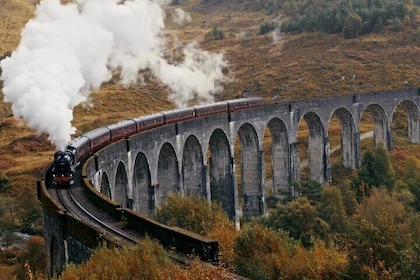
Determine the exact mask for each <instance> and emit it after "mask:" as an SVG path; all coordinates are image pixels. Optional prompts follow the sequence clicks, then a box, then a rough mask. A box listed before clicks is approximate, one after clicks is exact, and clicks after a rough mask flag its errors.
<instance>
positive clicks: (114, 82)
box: [0, 0, 420, 274]
mask: <svg viewBox="0 0 420 280" xmlns="http://www.w3.org/2000/svg"><path fill="white" fill-rule="evenodd" d="M38 2H39V1H37V0H0V7H1V8H0V58H2V57H3V56H6V55H9V54H10V53H11V52H13V50H15V49H16V47H17V46H18V44H19V41H20V34H21V30H22V28H23V27H24V26H25V24H26V23H27V22H28V20H30V19H31V18H32V17H33V15H34V11H35V4H36V3H38ZM62 2H71V1H62ZM417 2H418V1H417ZM260 3H265V1H253V0H244V1H225V2H220V1H218V0H209V1H200V0H184V1H179V5H175V6H169V7H167V9H166V20H165V25H166V32H167V33H166V35H167V39H168V40H167V44H168V46H169V49H168V56H169V55H171V54H172V55H174V58H173V60H174V61H176V60H181V59H182V54H181V53H180V48H179V45H180V44H184V45H185V44H187V43H190V42H192V41H196V42H198V45H199V47H200V49H202V50H207V51H209V52H211V53H223V55H224V57H225V59H226V61H227V66H226V67H225V68H224V69H223V73H224V74H225V75H226V77H228V78H229V82H226V83H224V84H223V91H221V92H220V93H218V94H217V95H216V96H215V100H216V101H217V100H227V99H233V98H238V97H247V96H261V97H264V98H265V99H267V100H268V101H270V100H275V101H278V100H281V101H283V100H296V99H306V98H314V97H323V96H335V95H346V94H353V93H361V92H371V91H377V90H388V89H395V88H409V87H414V88H417V87H420V75H419V73H420V71H419V65H420V42H419V41H420V40H419V39H418V37H416V36H420V35H419V34H420V29H419V27H418V25H419V24H420V18H419V16H417V25H405V26H404V28H403V30H402V31H400V32H393V31H391V30H390V29H389V28H384V30H382V31H381V32H379V33H371V34H369V35H365V36H361V37H359V38H356V39H344V37H343V35H342V34H341V33H337V34H326V33H322V32H314V33H302V34H283V33H280V32H278V31H275V32H270V33H267V34H265V35H259V31H260V28H261V26H262V25H263V24H265V23H275V24H276V26H280V24H281V23H282V19H283V18H285V16H284V15H282V14H280V15H279V13H278V12H276V13H268V11H267V9H265V8H263V9H261V7H260V5H259V4H260ZM178 8H182V9H183V10H184V11H185V12H186V13H187V14H188V15H189V16H190V17H191V20H190V21H189V22H184V24H183V25H178V24H176V23H175V22H174V21H173V15H174V14H176V11H177V9H178ZM215 31H217V32H219V33H218V34H219V35H220V32H222V34H223V37H224V38H223V39H220V40H217V39H212V38H209V37H211V36H209V34H212V32H215ZM216 35H217V34H216ZM416 38H417V40H416ZM114 74H115V76H114V77H113V78H112V79H111V80H110V81H109V82H107V83H104V84H103V85H102V86H101V87H100V89H98V90H94V91H93V92H92V93H91V95H90V99H89V102H87V103H83V104H81V105H78V106H76V107H75V109H74V111H73V113H74V120H73V121H72V124H73V126H74V127H76V128H77V132H76V134H75V135H79V134H81V133H83V132H86V131H89V130H92V129H94V128H96V127H99V126H101V125H105V124H109V123H113V122H117V121H119V120H122V119H126V118H131V117H135V116H139V115H144V114H149V113H153V112H157V111H163V110H168V109H171V108H174V106H175V105H174V104H173V103H171V102H170V101H169V99H168V96H169V95H170V91H169V89H168V86H165V85H163V84H162V83H160V82H159V81H158V80H157V79H156V78H155V77H153V75H152V73H151V71H147V70H146V71H142V75H143V78H144V83H137V84H132V85H130V86H123V85H121V84H120V83H119V82H118V78H117V74H118V72H115V73H114ZM2 87H3V85H2V83H1V81H0V89H1V88H2ZM3 98H4V95H3V92H2V91H1V90H0V179H1V177H2V176H3V175H5V176H7V177H8V179H9V180H10V184H9V185H10V187H9V188H8V189H7V190H6V191H5V192H4V193H0V203H2V202H3V201H4V200H1V198H3V197H19V195H22V194H23V195H26V194H28V193H30V192H33V199H34V200H36V198H35V186H36V180H37V179H38V178H39V175H40V173H41V172H42V171H43V170H44V169H45V167H46V165H47V164H49V163H50V162H51V161H52V156H53V153H54V149H55V148H54V146H53V145H52V144H51V143H50V142H49V140H48V138H47V136H46V135H44V134H42V135H39V133H37V132H36V131H34V130H32V129H30V128H28V126H27V124H26V123H25V122H24V121H23V120H21V119H18V118H15V117H13V111H12V109H11V104H10V103H6V102H5V101H4V100H3ZM194 101H195V100H194V99H193V101H191V102H190V104H194ZM332 123H333V125H332V126H335V128H333V130H331V133H330V134H334V133H335V134H336V136H335V137H330V140H331V147H335V146H336V145H339V143H340V139H338V138H339V137H337V135H338V131H339V128H338V121H337V119H334V120H332ZM303 128H305V125H303ZM371 128H372V126H371V124H369V125H368V126H367V127H366V128H363V129H361V133H362V132H367V131H370V130H371ZM398 128H399V130H400V131H403V130H404V124H403V125H400V126H399V127H398ZM334 129H335V130H334ZM330 136H333V135H330ZM305 138H306V133H305V132H303V133H302V131H300V133H299V141H305V140H304V139H305ZM394 139H395V140H396V141H397V144H398V145H400V144H403V146H399V147H397V148H396V149H395V150H394V151H393V156H394V157H396V158H397V159H398V160H399V161H400V162H402V161H403V160H404V159H405V157H407V156H408V155H417V158H419V156H420V155H418V153H420V152H418V148H417V146H416V145H407V141H406V139H403V137H394ZM302 146H303V145H302ZM363 147H364V146H363ZM302 152H303V153H304V151H302ZM338 154H339V153H335V154H334V155H337V157H334V158H332V162H333V163H334V164H337V162H338V161H339V160H338ZM266 158H267V159H269V155H268V154H266ZM397 164H398V162H397ZM334 168H335V167H334ZM397 171H398V170H397ZM400 171H401V170H400ZM348 172H349V171H348V170H341V169H339V168H337V169H334V170H333V173H334V174H333V176H336V174H338V175H339V176H342V174H345V173H346V174H347V173H348ZM400 173H401V172H400ZM338 175H337V176H338ZM334 178H336V177H334ZM338 181H342V178H339V180H337V181H336V182H338ZM34 205H35V203H34ZM0 206H2V205H0ZM7 206H9V205H7ZM0 258H2V256H1V255H0ZM7 269H9V268H7ZM2 272H4V271H3V270H2V267H1V266H0V274H2Z"/></svg>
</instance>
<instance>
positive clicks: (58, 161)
mask: <svg viewBox="0 0 420 280" xmlns="http://www.w3.org/2000/svg"><path fill="white" fill-rule="evenodd" d="M52 174H53V181H54V184H55V185H56V186H57V187H58V186H63V187H68V186H70V185H72V184H73V183H74V170H73V158H72V155H71V154H70V153H67V152H62V151H58V152H56V153H55V154H54V165H53V169H52Z"/></svg>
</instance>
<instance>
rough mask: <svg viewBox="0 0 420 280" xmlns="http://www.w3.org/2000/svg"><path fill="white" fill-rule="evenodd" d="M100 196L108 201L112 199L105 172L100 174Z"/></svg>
mask: <svg viewBox="0 0 420 280" xmlns="http://www.w3.org/2000/svg"><path fill="white" fill-rule="evenodd" d="M101 194H103V195H105V196H106V197H108V198H109V199H112V196H111V187H110V185H109V179H108V175H107V174H106V173H105V172H104V173H103V174H102V179H101Z"/></svg>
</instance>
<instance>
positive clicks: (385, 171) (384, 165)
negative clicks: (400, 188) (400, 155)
mask: <svg viewBox="0 0 420 280" xmlns="http://www.w3.org/2000/svg"><path fill="white" fill-rule="evenodd" d="M394 184H395V172H394V170H393V169H392V166H391V163H390V159H389V156H388V155H387V152H386V150H385V148H384V145H382V144H380V145H378V147H377V148H376V150H375V151H374V152H372V151H367V152H366V153H365V155H364V156H363V161H362V165H361V166H360V169H359V170H358V173H357V176H356V178H354V179H353V189H354V190H355V191H356V196H357V199H358V201H359V202H360V201H361V200H362V199H363V197H364V196H369V194H370V190H371V189H372V187H382V186H383V187H386V188H387V189H388V190H391V189H392V188H393V187H394Z"/></svg>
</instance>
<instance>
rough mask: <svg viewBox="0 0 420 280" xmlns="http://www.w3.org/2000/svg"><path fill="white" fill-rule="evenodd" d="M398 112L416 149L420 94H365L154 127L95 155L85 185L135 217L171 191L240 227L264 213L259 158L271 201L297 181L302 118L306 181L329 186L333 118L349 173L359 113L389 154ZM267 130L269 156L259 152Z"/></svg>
mask: <svg viewBox="0 0 420 280" xmlns="http://www.w3.org/2000/svg"><path fill="white" fill-rule="evenodd" d="M397 106H399V107H400V108H402V109H403V110H404V111H405V112H406V119H407V123H408V140H409V142H411V143H420V111H419V106H420V90H419V89H402V90H390V91H382V92H371V93H363V94H355V95H346V96H339V97H328V98H318V99H311V100H300V101H291V102H277V103H270V104H265V105H264V106H261V107H255V108H250V109H247V110H242V111H236V112H233V113H230V114H220V115H216V116H209V117H203V118H197V119H193V120H188V121H184V122H181V123H176V124H170V125H166V126H162V127H159V128H155V129H153V130H150V131H146V132H144V133H141V134H137V135H134V136H132V137H130V138H128V139H123V140H120V141H119V142H116V143H114V144H112V145H109V146H107V147H105V148H104V149H102V150H100V151H99V152H98V153H96V154H95V160H94V161H92V164H91V165H90V166H88V168H87V169H88V178H89V179H90V181H91V182H92V184H93V185H94V186H95V188H96V189H97V190H98V191H99V192H101V193H103V194H105V195H106V196H108V197H109V198H111V199H112V200H114V201H116V202H118V203H120V205H122V206H126V207H127V208H131V209H133V210H135V211H138V212H140V213H149V212H150V211H152V210H153V209H155V208H156V207H157V206H158V205H159V204H160V203H161V202H162V201H164V200H165V198H166V197H167V196H168V195H169V194H170V193H171V192H175V193H180V194H182V195H186V196H191V195H198V196H201V197H204V198H206V199H207V200H208V201H217V202H219V203H220V204H221V205H222V207H223V208H224V209H225V210H226V212H227V213H228V215H229V217H230V218H231V219H233V220H235V221H236V222H237V224H238V223H239V219H240V218H241V217H247V218H249V217H253V216H259V215H262V214H264V213H265V209H266V206H265V196H266V179H265V178H266V175H267V174H266V170H265V168H264V152H265V153H267V152H269V153H271V155H270V157H271V170H270V171H269V172H271V174H270V175H271V176H270V177H271V178H272V183H270V185H272V191H273V194H275V195H278V196H280V194H282V193H285V192H289V191H290V192H291V191H292V190H291V187H290V182H291V181H293V180H296V181H298V180H300V166H299V165H300V160H299V141H298V135H297V133H298V127H299V124H300V122H301V121H302V119H304V120H305V121H306V123H307V126H308V129H309V135H308V151H307V152H308V168H309V178H310V179H313V180H317V181H319V182H321V183H326V182H331V163H330V144H329V136H330V135H328V126H329V123H330V120H331V118H332V117H333V116H335V117H337V118H338V120H339V122H340V126H341V129H340V131H341V135H340V136H341V162H342V164H343V165H344V166H345V167H347V168H351V169H355V168H358V167H359V166H360V163H361V147H360V122H361V117H362V114H363V113H364V112H366V111H369V112H371V115H372V116H373V122H374V143H375V144H376V145H377V144H379V143H380V142H382V143H383V144H384V145H385V147H386V148H387V149H392V146H393V139H392V133H391V124H392V119H393V116H394V112H395V110H396V108H397ZM267 130H268V131H269V132H270V134H269V135H271V149H269V151H265V150H264V148H263V140H264V135H265V133H266V131H267ZM238 142H239V143H240V145H238ZM305 145H306V144H305ZM235 147H237V148H235ZM238 147H240V148H238ZM235 155H239V156H235ZM235 159H236V160H235ZM237 174H240V176H237Z"/></svg>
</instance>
